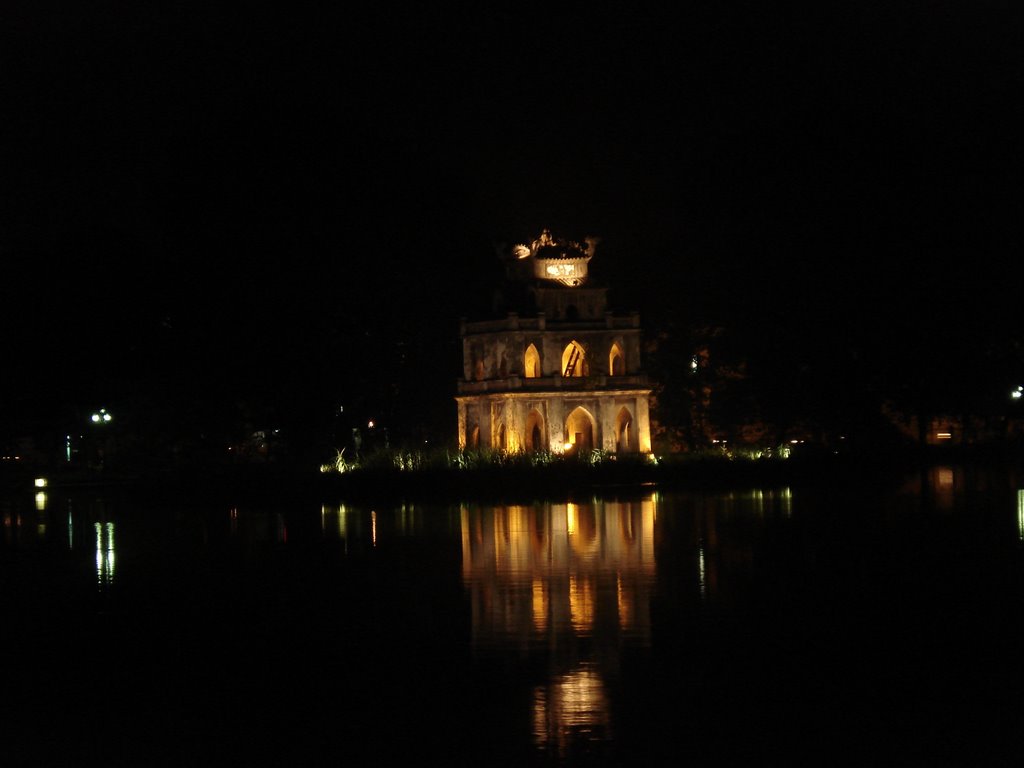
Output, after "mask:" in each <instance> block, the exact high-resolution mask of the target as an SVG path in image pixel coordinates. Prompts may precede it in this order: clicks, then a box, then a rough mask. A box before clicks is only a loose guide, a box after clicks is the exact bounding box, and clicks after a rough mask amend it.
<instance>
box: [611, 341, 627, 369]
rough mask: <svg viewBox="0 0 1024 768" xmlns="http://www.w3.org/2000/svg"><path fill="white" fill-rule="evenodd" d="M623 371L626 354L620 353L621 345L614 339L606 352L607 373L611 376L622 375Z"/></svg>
mask: <svg viewBox="0 0 1024 768" xmlns="http://www.w3.org/2000/svg"><path fill="white" fill-rule="evenodd" d="M625 372H626V356H625V355H624V354H622V347H620V346H619V342H617V341H616V342H614V343H613V344H612V348H611V351H610V352H609V353H608V373H610V374H611V375H612V376H622V375H623V374H625Z"/></svg>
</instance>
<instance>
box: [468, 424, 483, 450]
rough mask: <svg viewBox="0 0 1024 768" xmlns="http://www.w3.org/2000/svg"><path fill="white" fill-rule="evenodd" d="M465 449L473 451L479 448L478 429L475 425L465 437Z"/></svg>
mask: <svg viewBox="0 0 1024 768" xmlns="http://www.w3.org/2000/svg"><path fill="white" fill-rule="evenodd" d="M466 447H467V448H474V449H475V448H479V447H480V427H478V426H477V425H476V424H474V425H473V426H472V428H471V429H470V430H469V434H468V435H467V436H466Z"/></svg>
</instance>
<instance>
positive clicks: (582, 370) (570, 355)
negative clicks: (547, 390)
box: [562, 341, 587, 377]
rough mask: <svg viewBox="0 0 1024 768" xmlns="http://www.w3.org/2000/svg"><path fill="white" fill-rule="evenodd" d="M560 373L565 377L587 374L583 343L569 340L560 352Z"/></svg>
mask: <svg viewBox="0 0 1024 768" xmlns="http://www.w3.org/2000/svg"><path fill="white" fill-rule="evenodd" d="M562 375H563V376H566V377H568V376H586V375H587V358H586V355H585V354H584V352H583V345H582V344H580V343H579V342H578V341H570V342H569V345H568V346H567V347H566V348H565V350H563V352H562Z"/></svg>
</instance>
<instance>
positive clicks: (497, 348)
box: [455, 230, 651, 454]
mask: <svg viewBox="0 0 1024 768" xmlns="http://www.w3.org/2000/svg"><path fill="white" fill-rule="evenodd" d="M597 243H598V241H597V239H596V238H587V239H586V240H584V241H583V242H582V243H579V242H575V241H571V240H566V239H561V238H556V237H554V236H552V234H551V233H550V232H549V231H548V230H544V231H543V232H541V234H540V237H538V238H537V239H536V240H534V241H533V242H532V243H530V244H528V245H527V244H520V245H516V246H514V247H513V248H511V249H510V250H509V251H508V252H505V253H503V254H502V255H503V258H504V260H505V267H506V269H505V274H506V285H505V286H504V290H503V291H502V292H501V294H500V296H499V301H498V302H496V304H495V310H496V311H495V316H494V317H493V318H491V319H486V320H477V321H473V322H469V321H466V320H463V321H462V323H461V337H462V356H463V363H462V378H461V379H459V381H458V387H457V391H458V394H457V396H456V398H455V400H456V403H457V404H458V417H459V446H460V448H494V449H499V450H507V451H520V450H525V451H551V452H553V453H563V452H567V451H572V452H575V451H586V450H592V449H601V450H604V451H608V452H610V453H617V454H624V453H649V452H650V450H651V430H650V419H649V416H648V406H649V398H650V394H651V388H650V387H649V386H648V382H647V376H646V374H645V373H644V372H643V368H642V360H641V354H640V351H641V350H640V342H641V329H640V316H639V314H638V313H636V312H633V313H630V314H615V313H613V312H612V311H610V310H609V309H608V306H607V289H606V288H603V287H597V286H593V285H590V284H588V265H589V263H590V260H591V259H592V258H593V256H594V252H595V250H596V248H597Z"/></svg>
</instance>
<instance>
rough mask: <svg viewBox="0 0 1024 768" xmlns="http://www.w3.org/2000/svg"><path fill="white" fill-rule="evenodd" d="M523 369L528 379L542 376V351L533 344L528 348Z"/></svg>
mask: <svg viewBox="0 0 1024 768" xmlns="http://www.w3.org/2000/svg"><path fill="white" fill-rule="evenodd" d="M523 371H524V373H525V374H526V378H528V379H536V378H538V377H539V376H540V352H538V351H537V347H535V346H534V345H533V344H531V345H530V346H528V347H527V348H526V356H525V358H524V360H523Z"/></svg>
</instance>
